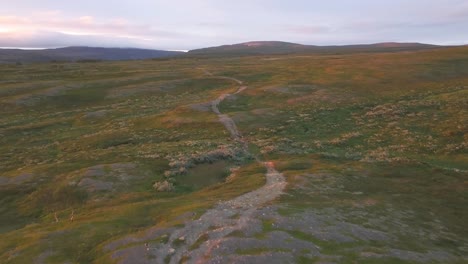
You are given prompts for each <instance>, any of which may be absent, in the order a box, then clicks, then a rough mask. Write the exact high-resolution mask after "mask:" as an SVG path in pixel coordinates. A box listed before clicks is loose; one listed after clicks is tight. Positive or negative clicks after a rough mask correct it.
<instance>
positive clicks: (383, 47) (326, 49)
mask: <svg viewBox="0 0 468 264" xmlns="http://www.w3.org/2000/svg"><path fill="white" fill-rule="evenodd" d="M437 47H440V46H436V45H429V44H421V43H397V42H386V43H376V44H363V45H344V46H315V45H302V44H297V43H290V42H282V41H253V42H246V43H240V44H234V45H223V46H219V47H210V48H203V49H196V50H191V51H189V54H192V55H221V54H224V55H267V54H288V53H349V52H353V53H354V52H384V51H389V52H392V51H409V50H418V49H430V48H437Z"/></svg>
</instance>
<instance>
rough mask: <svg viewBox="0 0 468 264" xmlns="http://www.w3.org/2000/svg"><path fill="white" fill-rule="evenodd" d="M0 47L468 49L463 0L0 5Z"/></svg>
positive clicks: (11, 0) (49, 0)
mask: <svg viewBox="0 0 468 264" xmlns="http://www.w3.org/2000/svg"><path fill="white" fill-rule="evenodd" d="M0 6H1V8H0V47H28V48H46V47H63V46H72V45H74V46H77V45H79V46H101V47H139V48H153V49H170V50H188V49H194V48H200V47H207V46H216V45H222V44H232V43H239V42H246V41H253V40H282V41H289V42H297V43H302V44H314V45H330V44H335V45H341V44H356V43H376V42H390V41H399V42H424V43H432V44H468V0H325V1H324V0H320V1H315V0H235V1H231V0H227V1H223V0H112V1H99V0H80V1H76V0H40V1H39V0H0Z"/></svg>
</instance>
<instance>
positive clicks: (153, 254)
mask: <svg viewBox="0 0 468 264" xmlns="http://www.w3.org/2000/svg"><path fill="white" fill-rule="evenodd" d="M202 70H203V71H204V73H205V74H206V75H209V76H212V77H213V78H221V79H228V80H232V81H234V82H236V83H238V84H239V85H241V86H240V87H239V89H238V90H237V92H236V93H235V94H238V93H240V92H242V91H244V90H245V89H247V86H244V85H243V82H242V81H240V80H238V79H235V78H231V77H225V76H215V75H213V74H212V73H210V72H208V71H206V70H204V69H202ZM229 96H231V94H222V95H220V96H219V97H218V98H216V99H215V100H213V101H212V102H211V109H212V111H213V112H214V113H215V114H217V115H218V117H219V121H220V122H221V123H222V124H223V125H224V127H225V128H226V129H227V130H228V131H229V133H230V134H231V137H232V138H233V139H234V140H235V141H237V142H238V143H239V144H242V145H243V146H244V147H245V150H246V151H247V144H246V141H245V140H244V139H243V138H242V135H241V133H240V132H239V130H238V129H237V127H236V124H235V122H234V120H233V119H232V118H231V117H229V116H228V115H226V114H223V113H221V112H220V111H219V108H218V106H219V104H220V103H221V102H222V101H223V100H225V99H226V98H227V97H229ZM257 160H258V159H257ZM259 162H260V163H261V164H262V165H263V166H265V168H266V169H267V173H266V174H265V176H266V184H265V185H264V186H262V187H261V188H259V189H257V190H254V191H251V192H249V193H246V194H243V195H241V196H238V197H236V198H234V199H232V200H229V201H225V202H221V203H219V204H218V205H216V206H215V207H214V208H212V209H210V210H208V211H206V212H205V213H204V214H203V215H202V216H201V217H200V218H199V219H197V220H193V221H188V222H186V224H185V226H183V227H180V228H175V229H170V230H167V232H164V230H161V232H163V233H165V234H166V236H167V237H166V239H165V241H164V242H161V241H158V242H154V243H146V244H145V247H143V246H136V247H131V248H126V249H123V250H119V251H116V252H114V254H113V257H114V258H118V259H119V260H120V263H180V262H181V261H182V260H184V261H186V262H185V263H205V262H206V261H207V260H209V259H211V258H212V256H211V254H210V253H211V252H212V251H213V250H215V249H216V248H217V247H219V245H220V243H222V242H223V241H225V240H226V239H227V238H226V236H227V235H229V234H231V233H232V232H234V231H238V230H241V229H243V228H244V227H246V226H248V225H250V223H251V222H252V221H257V220H256V219H253V215H254V213H255V212H256V211H257V210H258V209H259V208H260V207H261V206H262V205H264V204H266V203H268V202H271V201H273V200H274V199H276V198H277V197H279V196H280V195H281V194H282V193H283V190H284V188H285V187H286V181H285V178H284V177H283V175H282V174H281V173H280V172H278V171H277V170H276V169H275V167H274V164H273V162H261V161H259ZM127 240H128V238H127ZM120 242H121V241H116V242H115V244H116V245H118V244H119V243H120ZM110 247H112V245H110ZM145 251H146V252H145Z"/></svg>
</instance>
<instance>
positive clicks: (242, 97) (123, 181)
mask: <svg viewBox="0 0 468 264" xmlns="http://www.w3.org/2000/svg"><path fill="white" fill-rule="evenodd" d="M275 57H278V58H279V59H278V60H264V59H265V58H268V56H266V57H263V56H243V57H229V58H215V57H213V58H179V59H173V60H148V61H138V62H136V61H134V62H96V63H63V64H57V63H48V64H47V63H46V64H25V65H19V66H18V65H0V79H1V80H2V81H3V82H2V83H1V84H0V110H1V111H2V116H1V117H0V154H1V155H0V176H1V177H2V178H1V179H0V180H1V181H5V180H7V181H12V182H15V181H18V182H17V183H14V184H8V185H0V215H1V217H0V224H1V228H0V234H1V236H2V240H1V241H0V257H2V259H4V260H6V262H7V263H28V262H31V261H32V260H33V259H36V258H37V257H38V256H39V255H40V254H41V253H43V252H47V250H49V249H51V248H53V249H54V250H53V251H54V253H53V254H51V256H50V257H49V258H48V261H49V262H50V263H63V262H66V261H71V262H76V263H90V262H93V261H94V262H104V261H105V262H108V263H112V260H110V259H109V258H108V255H107V253H105V252H104V251H103V249H102V247H103V246H104V245H105V244H106V243H108V242H110V241H113V240H116V239H118V238H120V237H122V236H125V235H129V234H135V233H137V234H139V233H143V232H145V230H147V229H148V228H151V227H153V226H155V225H157V226H161V227H164V226H174V225H177V224H181V223H180V222H178V221H176V220H174V219H176V218H177V216H179V215H180V214H183V213H186V212H196V213H197V214H198V215H199V214H201V213H202V212H203V211H204V210H206V209H207V208H210V207H212V206H213V205H214V204H216V203H217V202H219V201H220V200H226V199H230V198H233V197H236V196H238V195H240V194H242V193H246V192H248V191H250V190H253V189H255V188H257V187H258V186H261V185H262V184H263V183H264V180H265V179H264V177H263V173H264V172H265V170H264V168H262V167H261V166H260V165H258V164H256V163H254V162H253V161H252V160H251V157H249V156H247V155H244V154H242V153H240V152H236V148H237V147H238V146H237V145H236V143H235V142H233V141H232V140H231V138H230V135H229V133H227V131H225V129H224V127H223V126H222V125H221V124H220V123H219V122H218V117H217V116H216V115H214V114H213V113H212V112H210V109H209V107H208V108H207V109H203V106H202V107H200V104H203V103H207V102H209V101H211V100H213V99H215V98H217V97H218V96H219V95H220V94H222V93H233V92H234V91H236V89H237V88H238V87H237V84H236V83H235V82H233V81H230V80H227V79H219V78H213V77H210V76H208V75H206V74H205V73H204V72H203V71H202V70H200V68H203V69H206V70H208V71H210V72H212V73H213V74H215V75H224V76H230V77H234V78H239V79H241V80H242V81H244V82H245V84H246V85H248V89H247V90H245V91H243V92H242V93H240V94H238V95H236V96H233V97H231V98H229V99H227V100H225V101H223V102H222V104H221V105H220V110H221V111H222V112H223V113H227V114H229V115H230V116H231V117H233V119H234V120H235V121H236V124H237V126H238V128H239V130H240V131H241V133H242V135H243V136H244V138H245V139H247V140H248V143H249V145H248V146H249V150H250V152H251V153H252V154H253V155H254V156H257V157H260V158H261V159H263V160H274V161H275V164H276V166H277V169H278V170H279V171H281V172H283V173H284V174H285V175H286V177H287V180H288V183H289V185H288V189H287V193H288V195H284V196H282V197H281V199H279V200H278V201H276V203H278V204H279V205H285V204H287V205H288V206H287V207H283V208H282V209H281V210H280V212H281V213H282V214H284V215H287V216H290V215H294V214H296V213H300V212H304V211H307V210H318V211H320V210H326V209H329V208H333V209H336V210H338V211H339V213H340V215H341V216H342V217H343V219H345V220H346V221H348V222H352V223H355V224H358V225H362V226H366V227H369V228H373V229H377V230H382V231H385V232H389V233H391V234H392V235H394V236H395V237H396V241H397V242H396V243H395V245H393V246H394V247H399V248H408V249H414V250H421V249H442V250H446V251H448V252H452V253H453V254H455V255H463V254H465V253H466V252H465V251H463V250H464V249H463V247H462V245H463V243H464V242H466V238H467V237H468V234H467V233H466V230H468V229H467V226H466V222H468V221H467V219H468V215H467V214H466V212H465V211H466V210H465V209H464V208H465V206H466V204H467V201H468V197H467V187H468V186H467V185H466V181H467V170H468V167H467V164H468V160H467V156H466V153H467V141H466V140H467V139H466V129H467V125H466V124H468V119H467V116H468V112H467V110H466V109H467V108H466V96H467V87H468V67H466V66H467V65H468V52H467V48H466V47H458V48H447V49H440V50H427V51H411V52H404V53H399V52H396V53H378V52H377V53H372V54H369V53H367V54H343V55H323V54H322V55H320V54H316V55H307V56H290V55H275ZM220 149H228V150H232V151H233V152H235V153H236V155H238V156H236V155H234V156H232V157H229V158H227V157H224V158H222V159H217V160H209V159H206V160H204V161H203V162H195V161H197V160H199V159H201V157H205V156H206V155H208V154H209V153H213V152H215V151H218V150H220ZM178 161H180V162H182V163H183V164H184V166H185V165H187V167H186V168H185V169H186V172H185V173H181V174H180V175H177V176H176V177H175V178H174V180H175V186H176V191H175V192H172V193H157V192H155V191H154V189H153V188H152V185H153V184H154V183H155V182H156V181H161V180H164V179H165V177H166V176H165V173H166V172H167V171H170V170H175V169H176V168H177V169H178V167H175V166H174V162H178ZM184 162H185V163H184ZM124 163H132V164H135V167H134V169H131V171H125V170H124V171H119V169H109V168H110V167H109V166H110V165H109V164H124ZM171 164H172V165H171ZM100 165H102V166H105V168H106V169H105V173H104V174H103V175H102V176H99V175H97V176H96V175H94V176H86V173H87V172H89V170H90V168H92V167H95V166H100ZM106 166H107V167H106ZM234 166H240V168H241V169H240V171H239V172H238V177H235V180H234V181H232V182H229V183H225V182H224V178H225V177H226V176H227V175H228V169H229V168H230V167H234ZM24 174H32V175H33V176H32V178H31V179H30V180H28V181H25V182H21V180H20V179H19V178H16V177H18V176H21V175H24ZM309 174H310V175H312V176H304V175H309ZM317 175H322V176H317ZM323 175H327V176H323ZM87 177H88V178H92V179H94V180H102V181H108V182H112V183H113V184H114V185H113V186H114V188H113V190H112V191H111V192H106V191H103V192H88V191H86V190H84V189H83V188H80V187H78V186H77V184H78V183H79V181H80V180H82V179H84V178H87ZM296 184H300V186H305V187H307V188H306V190H309V191H304V190H302V189H300V188H296V187H295V186H297V185H296ZM353 193H362V194H360V195H356V194H353ZM72 210H74V211H75V214H76V219H75V221H74V222H70V221H67V219H68V217H69V215H70V213H71V211H72ZM54 213H57V214H58V216H59V218H60V219H61V220H60V222H59V223H55V221H54ZM368 216H372V217H375V218H378V217H380V216H386V217H385V219H383V220H382V221H380V222H378V223H377V224H376V223H375V222H371V221H368V220H367V219H366V217H368ZM402 224H403V225H406V226H408V228H407V229H409V230H412V231H411V232H406V233H405V232H404V230H402V227H401V226H402ZM263 227H264V232H268V231H272V230H273V228H272V227H271V223H269V222H268V221H266V222H265V223H264V226H263ZM418 232H420V233H421V234H422V233H425V234H427V233H430V234H432V239H429V240H428V239H423V237H421V235H420V234H419V233H418ZM296 236H301V237H300V239H304V240H309V239H311V238H309V237H303V236H302V235H301V234H296ZM71 238H73V239H71ZM298 238H299V237H298ZM414 241H422V242H421V243H415V242H414ZM315 242H317V243H318V242H319V241H315ZM200 243H201V242H200ZM325 246H326V247H327V252H328V253H330V254H334V253H336V254H338V253H340V254H343V255H344V256H345V260H344V261H345V262H346V261H348V262H352V261H359V262H360V263H361V262H362V263H366V261H367V262H368V263H373V261H374V260H373V259H364V258H360V257H359V256H356V255H353V254H348V253H346V252H344V251H343V250H344V249H343V248H342V246H343V245H325ZM335 246H336V247H335ZM353 246H356V245H350V247H353ZM378 246H379V247H382V248H383V247H385V245H378ZM387 246H388V245H387ZM378 260H381V261H382V262H385V261H386V262H388V263H393V262H392V261H397V260H395V259H386V258H382V259H378ZM300 261H302V262H307V261H308V259H299V260H298V262H300Z"/></svg>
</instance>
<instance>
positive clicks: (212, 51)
mask: <svg viewBox="0 0 468 264" xmlns="http://www.w3.org/2000/svg"><path fill="white" fill-rule="evenodd" d="M440 47H443V46H436V45H429V44H421V43H397V42H387V43H377V44H364V45H345V46H314V45H302V44H297V43H289V42H282V41H253V42H246V43H240V44H233V45H223V46H219V47H209V48H203V49H195V50H191V51H189V52H188V53H185V52H178V51H166V50H149V49H134V48H93V47H66V48H57V49H44V50H21V49H0V63H15V62H49V61H89V60H91V61H92V60H141V59H152V58H167V57H174V56H180V55H184V54H185V56H202V57H203V56H246V55H269V54H270V55H274V54H293V53H324V54H343V53H356V52H397V51H411V50H422V49H432V48H440Z"/></svg>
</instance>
